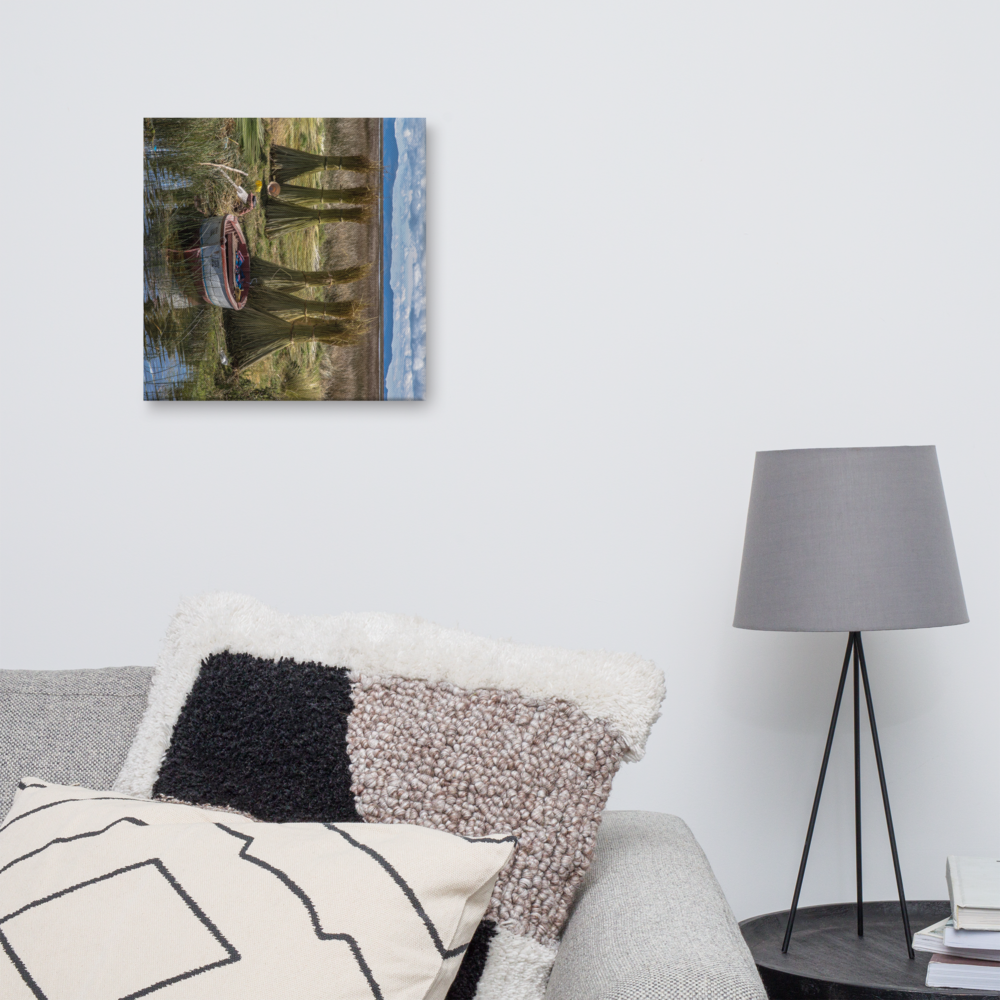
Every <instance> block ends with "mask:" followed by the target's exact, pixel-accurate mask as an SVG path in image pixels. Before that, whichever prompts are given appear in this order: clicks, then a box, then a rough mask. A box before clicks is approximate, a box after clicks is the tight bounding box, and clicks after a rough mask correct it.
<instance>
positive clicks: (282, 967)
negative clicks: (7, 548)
mask: <svg viewBox="0 0 1000 1000" xmlns="http://www.w3.org/2000/svg"><path fill="white" fill-rule="evenodd" d="M513 847H514V838H513V837H511V836H503V835H499V836H495V837H489V838H480V839H469V838H465V837H458V836H455V835H452V834H449V833H444V832H441V831H437V830H428V829H425V828H423V827H417V826H408V825H402V824H393V825H382V824H374V823H259V822H256V821H254V820H252V819H248V818H246V817H244V816H241V815H237V814H233V813H224V812H220V811H218V810H209V809H201V808H197V807H194V806H187V805H181V804H175V803H170V802H150V801H147V800H138V799H133V798H128V797H124V796H121V795H119V794H115V793H114V792H99V791H91V790H88V789H81V788H71V787H66V786H62V785H52V784H49V783H47V782H43V781H40V780H39V779H37V778H25V779H24V780H23V781H22V782H21V783H20V785H19V790H18V793H17V795H16V797H15V799H14V805H13V807H12V808H11V811H10V813H9V814H8V816H7V819H6V821H5V822H4V825H3V826H2V827H0V945H2V948H3V951H4V953H5V956H6V957H3V956H0V996H3V997H4V998H6V1000H22V998H23V1000H39V998H45V1000H122V998H124V1000H135V998H139V997H144V996H146V995H148V994H152V993H154V992H155V993H156V994H157V996H162V997H163V1000H230V998H233V1000H254V998H258V997H260V998H266V1000H280V998H289V1000H291V998H295V1000H309V998H316V1000H319V998H321V997H322V998H323V1000H361V998H365V1000H368V998H373V997H374V998H377V1000H424V998H426V1000H440V998H443V997H444V996H445V994H446V993H447V991H448V987H449V986H450V984H451V982H452V980H453V979H454V977H455V974H456V972H457V970H458V967H459V964H460V963H461V960H462V955H463V954H464V951H465V948H466V946H467V945H468V943H469V941H470V940H471V938H472V935H473V933H474V931H475V929H476V927H477V925H478V923H479V921H480V919H481V918H482V916H483V912H484V911H485V909H486V906H487V904H488V903H489V900H490V894H491V892H492V890H493V885H494V882H495V881H496V877H497V873H498V872H499V870H500V869H501V868H502V867H503V865H504V864H505V863H506V862H507V860H508V858H509V857H510V854H511V851H512V850H513Z"/></svg>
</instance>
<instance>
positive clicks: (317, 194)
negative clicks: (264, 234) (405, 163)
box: [281, 184, 375, 205]
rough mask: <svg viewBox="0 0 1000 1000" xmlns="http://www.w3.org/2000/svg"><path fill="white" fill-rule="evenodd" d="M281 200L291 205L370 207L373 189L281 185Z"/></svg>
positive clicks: (373, 198) (373, 195) (373, 197)
mask: <svg viewBox="0 0 1000 1000" xmlns="http://www.w3.org/2000/svg"><path fill="white" fill-rule="evenodd" d="M281 200H282V201H287V202H291V203H292V204H293V205H327V204H341V205H370V204H371V203H372V202H373V201H374V200H375V189H374V188H370V187H349V188H311V187H299V186H298V185H296V184H282V185H281Z"/></svg>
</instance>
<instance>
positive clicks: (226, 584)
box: [0, 0, 1000, 917]
mask: <svg viewBox="0 0 1000 1000" xmlns="http://www.w3.org/2000/svg"><path fill="white" fill-rule="evenodd" d="M57 6H58V5H57ZM299 9H300V8H296V10H299ZM39 11H40V13H37V14H36V13H33V11H32V9H31V8H30V7H29V6H28V5H21V6H20V7H19V8H17V9H12V10H11V11H10V12H8V15H7V23H6V29H5V31H4V40H3V43H2V44H3V50H4V58H3V60H2V69H0V72H2V74H3V87H4V89H3V92H4V127H3V130H2V131H3V133H4V138H3V147H4V152H3V162H4V163H5V164H6V185H7V196H6V197H5V199H4V209H3V217H4V233H5V236H4V239H3V240H2V241H0V245H2V252H3V258H4V268H3V276H4V279H3V280H4V286H5V291H6V295H5V301H4V308H3V312H2V314H0V324H2V327H3V333H4V336H3V369H2V370H3V393H2V395H0V406H2V408H3V409H2V467H0V474H2V477H3V478H2V550H0V556H2V619H0V621H2V653H0V665H2V667H4V668H66V667H99V666H105V665H118V664H126V663H129V664H132V663H139V664H150V663H153V662H154V661H155V659H156V656H157V652H158V649H159V642H160V639H161V637H162V635H163V632H164V629H165V627H166V623H167V620H168V618H169V616H170V614H171V613H172V611H173V609H174V606H175V604H176V602H177V600H178V598H179V597H180V596H182V595H187V594H193V593H198V592H202V591H206V590H215V589H227V590H236V591H242V592H246V593H250V594H253V595H255V596H257V597H259V598H261V599H262V600H264V601H265V602H268V603H270V604H272V605H273V606H275V607H277V608H280V609H282V610H285V611H293V612H298V613H317V614H318V613H328V612H337V611H343V610H367V609H383V610H390V611H400V612H410V613H416V614H419V615H421V616H423V617H425V618H428V619H431V620H434V621H437V622H440V623H442V624H444V625H450V626H456V625H457V626H460V627H462V628H465V629H468V630H472V631H476V632H480V633H483V634H486V635H491V636H497V637H512V638H515V639H517V640H520V641H525V642H539V643H550V644H560V645H567V646H573V647H598V646H599V647H606V648H610V649H622V650H628V651H635V652H638V653H641V654H643V655H646V656H649V657H652V658H653V659H655V660H656V662H658V663H659V664H661V665H662V666H663V668H664V670H665V671H666V675H667V684H668V696H667V701H666V703H665V706H664V711H663V716H662V718H661V720H660V721H659V723H658V724H657V726H656V728H655V730H654V734H653V737H652V740H651V743H650V747H649V752H648V754H647V756H646V758H645V760H644V761H643V762H641V763H639V764H634V765H629V766H627V767H626V768H625V769H624V770H623V771H622V772H621V774H620V775H619V777H618V779H617V783H616V787H615V791H614V792H613V794H612V802H611V804H612V806H614V807H617V808H640V809H655V810H664V811H669V812H673V813H677V814H679V815H681V816H683V817H684V818H685V819H686V820H687V821H688V823H689V824H690V826H691V827H692V829H693V830H694V832H695V834H696V836H697V837H698V838H699V840H700V842H701V843H702V845H703V846H704V848H705V850H706V852H707V854H708V856H709V859H710V860H711V862H712V864H713V866H714V868H715V871H716V873H717V874H718V876H719V878H720V880H721V882H722V885H723V887H724V889H725V891H726V893H727V895H728V897H729V899H730V901H731V903H732V905H733V908H734V909H735V911H736V913H737V915H738V916H739V917H745V916H748V915H751V914H753V913H759V912H764V911H768V910H773V909H779V908H782V907H785V906H787V905H788V900H789V897H790V894H791V888H792V883H793V881H794V876H795V870H796V866H797V863H798V857H799V852H800V850H801V843H802V838H803V836H804V833H805V827H806V820H807V817H808V810H809V806H810V802H811V797H812V793H813V788H814V783H815V777H816V772H817V770H818V766H819V762H820V757H821V753H822V746H823V740H824V737H825V730H826V726H827V725H828V720H829V711H830V707H831V704H832V700H833V695H834V691H835V687H836V681H837V672H838V669H839V666H840V661H841V657H842V653H843V646H844V643H845V641H846V636H843V635H790V634H771V633H748V632H740V631H737V630H735V629H733V628H732V625H731V622H732V614H733V606H734V600H735V595H736V584H737V578H738V573H739V565H740V555H741V547H742V541H743V528H744V522H745V517H746V504H747V498H748V495H749V490H750V477H751V471H752V467H753V460H754V452H755V450H757V449H768V448H799V447H820V446H848V445H889V444H936V445H937V447H938V452H939V457H940V462H941V470H942V475H943V478H944V484H945V490H946V494H947V498H948V503H949V508H950V512H951V519H952V526H953V530H954V535H955V541H956V546H957V550H958V558H959V564H960V566H961V571H962V576H963V580H964V584H965V591H966V597H967V601H968V606H969V611H970V614H971V618H972V621H971V623H970V624H968V625H965V626H962V627H956V628H948V629H937V630H929V631H921V632H900V633H879V634H871V635H869V636H868V637H867V638H866V650H867V654H868V661H869V668H870V671H871V677H872V686H873V691H874V697H875V703H876V708H877V711H878V717H879V721H880V723H881V727H880V729H881V731H880V735H881V738H882V745H883V751H884V757H885V764H886V768H887V771H888V777H889V782H890V787H891V792H892V805H893V810H894V819H895V822H896V828H897V832H898V838H899V848H900V854H901V859H902V865H903V872H904V877H905V881H906V888H907V891H908V893H909V894H910V895H911V897H913V898H920V897H924V898H927V897H937V898H940V897H941V896H942V895H944V894H945V893H946V889H945V884H944V878H943V869H944V859H945V855H946V854H948V853H956V854H993V855H996V854H997V853H998V852H1000V749H998V742H997V729H998V725H997V723H998V718H1000V711H998V707H1000V615H998V607H1000V537H998V536H1000V517H998V511H1000V502H998V494H1000V477H998V445H1000V435H998V431H1000V413H998V403H997V400H998V390H997V377H998V361H1000V357H998V347H997V344H998V331H1000V296H998V294H997V288H998V284H997V276H998V273H1000V239H998V233H1000V183H998V178H1000V134H998V123H1000V68H998V67H1000V64H998V61H997V59H996V47H997V39H998V35H1000V7H998V6H997V5H996V4H994V3H988V2H968V3H962V4H954V3H946V2H941V3H926V2H914V0H907V2H884V3H880V4H874V5H873V4H870V3H857V2H844V0H838V2H836V3H810V4H801V3H797V2H783V3H767V2H764V3H755V4H744V3H695V2H691V3H668V4H653V3H645V4H628V5H619V6H609V5H607V4H596V3H586V2H585V3H572V4H570V3H568V2H560V3H552V4H538V3H523V2H517V0H514V2H510V3H505V4H493V5H483V6H481V7H477V6H476V5H469V4H462V3H457V2H454V3H425V4H421V5H412V4H404V3H398V2H388V0H385V2H382V3H380V4H377V5H375V4H372V5H339V6H338V5H328V4H308V3H307V4H306V5H305V7H304V8H301V11H302V12H303V19H302V22H301V23H296V22H295V19H294V18H292V17H291V16H289V17H288V18H285V17H284V16H282V17H280V18H279V17H277V15H278V13H279V11H278V10H277V8H275V7H274V6H273V5H262V4H261V5H255V4H250V5H245V6H244V7H243V8H240V9H239V10H235V9H232V8H228V7H226V8H222V7H220V8H218V9H217V10H215V11H207V10H206V9H205V7H204V5H202V4H194V3H183V2H182V3H174V4H172V5H170V7H169V8H163V7H155V8H149V9H148V11H146V9H145V8H142V7H141V6H135V5H133V6H132V7H128V8H120V9H119V8H114V9H113V8H112V7H111V5H109V4H105V5H103V6H101V5H98V6H97V7H96V8H95V7H94V6H93V5H91V6H90V7H87V6H86V5H84V6H80V5H63V6H62V9H61V12H56V11H54V10H52V9H51V8H44V11H43V12H42V9H41V8H39ZM306 15H308V16H306ZM244 18H247V20H246V21H244ZM229 39H237V40H238V44H237V45H236V48H235V50H234V57H235V58H236V59H237V62H238V63H239V64H240V66H242V67H244V69H240V70H239V71H237V70H236V69H235V68H234V70H233V71H232V72H231V73H228V72H221V70H219V69H218V68H219V66H220V65H221V62H220V61H219V60H220V59H221V57H222V55H223V50H224V48H225V45H226V44H227V41H228V40H229ZM213 53H214V54H213ZM303 53H305V56H304V54H303ZM306 56H307V57H306ZM212 65H214V66H215V67H216V70H213V71H212V73H207V70H208V69H209V68H210V67H211V66H212ZM217 71H218V72H217ZM244 87H245V90H244ZM230 107H232V109H233V110H235V111H238V112H240V113H261V112H263V113H265V114H287V113H292V114H296V113H299V114H301V113H319V114H335V115H351V114H358V115H361V114H373V113H374V114H379V113H388V114H413V115H426V116H427V121H428V177H429V193H428V204H429V213H428V234H429V238H428V272H429V301H430V311H429V323H428V328H429V346H428V364H429V376H428V398H427V401H426V402H424V403H422V404H412V405H404V404H400V405H389V406H374V405H363V404H357V405H355V404H326V405H322V404H309V403H303V404H294V403H292V404H284V405H280V404H279V405H272V404H267V403H245V404H244V403H235V404H227V405H220V404H197V403H196V404H166V403H164V404H154V403H143V402H142V401H141V392H140V361H141V351H140V339H139V325H140V324H139V308H140V306H139V301H140V300H139V254H140V250H141V246H140V234H139V207H140V171H139V144H140V118H141V116H142V115H143V114H144V113H146V114H150V113H152V114H172V113H177V112H180V113H184V114H191V115H199V114H216V113H219V112H220V111H223V113H224V109H229V108H230ZM850 749H851V739H850V730H849V728H848V727H844V729H843V731H842V732H841V733H840V735H839V737H838V740H837V744H836V746H835V749H834V760H833V763H832V765H831V771H830V775H829V779H828V789H827V793H826V798H825V800H824V804H823V808H822V810H821V813H820V817H819V825H818V828H817V832H816V839H815V842H814V850H813V857H812V862H811V866H810V869H809V872H808V875H807V879H806V884H805V889H804V894H803V902H804V903H807V904H810V903H815V902H821V901H833V900H842V899H850V898H851V897H852V893H853V891H854V882H853V879H854V867H853V866H854V861H853V817H852V813H851V804H852V796H853V791H852V785H851V773H852V771H851V765H850ZM864 781H865V783H866V784H865V799H864V801H865V810H866V813H865V837H866V844H867V854H866V862H865V877H866V885H867V890H868V892H869V893H870V895H871V897H872V898H890V897H891V895H892V892H893V881H892V868H891V863H890V858H889V852H888V846H887V840H886V836H885V831H884V824H883V820H882V816H881V812H880V803H879V800H878V786H877V781H876V777H875V769H874V763H873V760H872V755H871V750H870V747H866V758H865V771H864Z"/></svg>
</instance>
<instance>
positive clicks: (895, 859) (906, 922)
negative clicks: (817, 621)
mask: <svg viewBox="0 0 1000 1000" xmlns="http://www.w3.org/2000/svg"><path fill="white" fill-rule="evenodd" d="M856 648H857V651H858V656H859V658H860V660H861V679H862V681H863V682H864V685H865V701H866V702H867V703H868V721H869V723H870V724H871V728H872V744H873V745H874V747H875V763H876V764H877V765H878V781H879V784H880V785H881V786H882V805H883V806H885V825H886V827H887V828H888V830H889V847H890V848H891V849H892V867H893V868H894V869H895V871H896V888H897V889H898V890H899V909H900V911H901V912H902V914H903V933H904V934H905V935H906V952H907V954H908V955H909V956H910V958H913V957H914V954H913V935H912V934H911V933H910V915H909V913H907V910H906V895H905V893H904V892H903V873H902V872H901V871H900V868H899V852H898V851H897V850H896V834H895V832H894V831H893V828H892V813H891V812H890V811H889V788H888V786H887V785H886V783H885V768H883V767H882V750H881V749H880V747H879V743H878V729H876V728H875V706H874V705H873V704H872V690H871V687H870V686H869V684H868V667H867V666H866V665H865V651H864V648H863V647H862V645H861V633H860V632H859V633H858V637H857V641H856Z"/></svg>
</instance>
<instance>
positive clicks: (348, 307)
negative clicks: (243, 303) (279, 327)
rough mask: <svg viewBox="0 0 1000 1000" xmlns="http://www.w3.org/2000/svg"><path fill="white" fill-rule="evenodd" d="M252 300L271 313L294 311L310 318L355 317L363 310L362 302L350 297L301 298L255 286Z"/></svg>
mask: <svg viewBox="0 0 1000 1000" xmlns="http://www.w3.org/2000/svg"><path fill="white" fill-rule="evenodd" d="M249 301H250V302H252V303H253V304H254V305H255V306H256V307H257V308H258V309H263V310H265V311H266V312H269V313H293V314H294V315H296V316H302V317H305V318H306V319H310V318H312V317H314V316H337V317H339V318H341V319H353V318H354V317H355V316H357V315H358V314H359V313H360V311H361V303H360V302H357V301H355V300H354V299H350V300H348V301H346V302H323V301H321V300H320V301H317V300H316V299H300V298H298V297H297V296H295V295H289V294H288V293H287V292H279V291H278V290H277V289H274V288H263V287H260V288H258V287H253V288H251V290H250V300H249Z"/></svg>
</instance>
